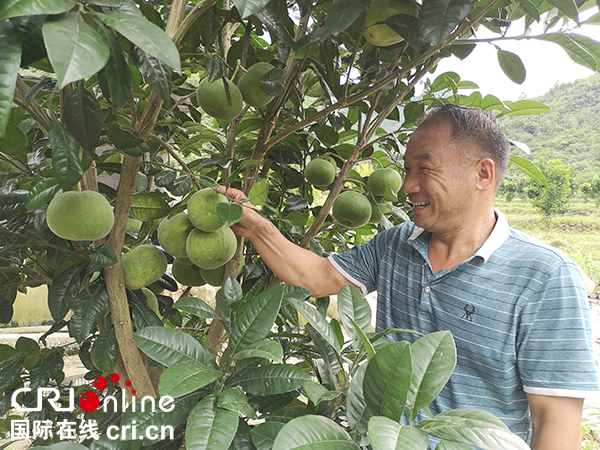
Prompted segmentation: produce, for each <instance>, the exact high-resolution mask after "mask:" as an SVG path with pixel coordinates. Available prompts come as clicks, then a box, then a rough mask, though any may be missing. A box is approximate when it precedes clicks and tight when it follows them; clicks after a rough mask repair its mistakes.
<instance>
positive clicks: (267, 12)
mask: <svg viewBox="0 0 600 450" xmlns="http://www.w3.org/2000/svg"><path fill="white" fill-rule="evenodd" d="M254 16H255V17H256V18H257V19H258V20H260V21H261V22H262V23H263V24H264V25H265V26H266V27H267V29H268V30H269V33H270V34H271V38H272V40H273V41H276V40H280V41H281V42H284V43H285V44H287V45H288V46H289V47H290V48H291V49H295V48H296V42H295V41H294V39H293V38H292V36H291V35H290V32H289V31H288V29H287V28H286V26H285V24H284V23H283V21H282V20H281V18H279V16H277V14H275V13H274V12H273V11H272V10H271V9H270V8H269V7H264V8H263V9H261V10H260V11H257V12H255V13H254Z"/></svg>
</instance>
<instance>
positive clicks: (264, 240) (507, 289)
mask: <svg viewBox="0 0 600 450" xmlns="http://www.w3.org/2000/svg"><path fill="white" fill-rule="evenodd" d="M509 153H510V145H509V142H508V139H507V137H506V135H505V133H504V131H503V130H502V128H501V126H500V124H499V123H498V121H497V120H496V119H495V118H494V117H493V116H492V115H490V114H488V113H485V112H483V111H481V110H479V109H475V108H463V107H457V106H453V105H446V106H444V107H441V108H439V109H437V110H435V111H434V112H433V113H432V114H430V115H429V116H428V117H427V118H426V119H425V120H424V121H423V122H422V123H421V125H419V127H418V128H417V130H416V131H415V132H414V133H413V135H412V136H411V138H410V141H409V143H408V145H407V148H406V153H405V157H404V168H405V171H406V176H405V179H404V185H403V187H402V189H403V190H404V192H405V193H406V194H407V195H408V198H409V199H410V201H411V202H412V204H413V215H414V222H408V223H403V224H401V225H399V226H397V227H394V228H392V229H389V230H386V231H383V232H381V233H378V234H377V235H376V236H375V237H374V238H373V239H372V240H371V241H370V242H369V243H368V244H365V245H360V246H356V247H354V248H353V249H352V250H350V251H348V252H345V253H341V254H337V255H332V256H330V257H329V258H321V257H319V256H317V255H316V254H314V253H312V252H309V251H307V250H304V249H302V248H300V247H297V246H296V245H295V244H293V243H291V242H289V241H288V240H287V239H285V237H284V236H283V235H281V233H279V231H278V230H277V229H276V228H275V226H274V225H273V224H271V223H270V222H269V221H267V220H266V219H264V218H263V217H261V216H260V215H259V214H258V213H257V212H256V211H254V210H252V209H251V208H244V214H243V217H242V220H241V221H240V222H239V223H238V224H236V225H234V226H233V227H232V229H233V230H234V231H235V232H236V233H237V234H239V235H240V236H244V237H247V238H249V239H250V241H251V242H252V243H253V245H254V247H255V248H256V250H257V251H258V252H259V254H260V255H261V257H262V258H263V260H264V261H265V263H266V264H267V265H268V266H269V267H270V268H271V269H272V270H273V271H274V272H275V274H276V275H277V276H279V277H280V278H281V279H282V280H284V281H285V282H287V283H292V284H297V285H300V286H305V287H307V288H309V289H312V290H313V292H314V295H315V296H317V297H320V296H325V295H331V294H336V293H337V292H338V290H339V289H340V288H341V287H342V286H343V285H345V284H349V283H350V284H353V285H354V286H356V287H358V288H360V289H361V290H362V291H363V293H365V294H367V293H369V292H372V291H377V294H378V297H377V298H378V300H377V329H378V330H382V329H387V328H408V329H413V330H416V331H419V332H421V333H424V334H426V333H431V332H435V331H439V330H450V331H451V332H452V334H453V336H454V339H455V342H456V347H457V365H456V369H455V371H454V373H453V374H452V377H451V378H450V381H449V382H448V384H447V385H446V387H445V388H444V390H443V391H442V392H441V393H440V395H439V396H438V398H437V399H436V400H435V401H434V402H433V403H432V404H431V406H430V409H431V411H432V412H433V414H438V413H440V412H444V411H447V410H449V409H454V408H480V409H484V410H487V411H489V412H491V413H493V414H495V415H496V416H497V417H499V418H500V419H502V420H503V421H504V423H505V424H506V425H507V426H509V427H510V428H511V430H512V431H513V432H514V433H516V434H518V435H519V436H520V437H522V438H523V439H525V440H526V441H527V442H529V443H530V446H531V448H532V449H533V450H558V449H561V450H579V449H580V441H581V431H580V430H581V415H582V408H583V399H584V398H585V396H586V395H587V394H589V392H590V391H596V390H598V380H597V375H596V370H595V366H594V362H593V351H592V337H591V336H592V333H591V325H590V319H589V309H588V305H587V296H586V293H585V289H584V287H583V282H582V280H581V277H580V275H579V271H578V269H577V267H576V265H575V264H574V263H573V262H572V261H571V260H570V259H569V258H568V257H567V256H566V255H564V254H563V253H562V252H560V251H559V250H557V249H555V248H552V247H550V246H547V245H545V244H543V243H541V242H539V241H537V240H535V239H533V238H531V237H529V236H527V235H525V234H523V233H520V232H518V231H515V230H513V229H511V228H510V227H509V225H508V223H507V221H506V219H505V217H504V215H503V214H502V213H501V212H500V211H498V210H496V209H495V208H494V194H495V191H496V189H497V187H498V185H499V184H500V182H501V180H502V178H503V177H504V174H505V173H506V169H507V167H508V162H509ZM227 195H229V196H230V197H231V198H233V199H237V200H239V199H242V198H243V194H242V193H241V192H239V191H236V190H231V189H230V190H229V191H228V192H227ZM394 336H395V338H396V339H406V340H409V341H412V340H414V339H415V338H414V337H413V336H412V335H403V336H401V337H400V336H398V335H394ZM426 418H427V417H426V416H425V415H423V414H422V415H420V416H419V417H418V418H417V420H418V421H420V420H424V419H426ZM431 448H432V449H433V448H435V443H434V442H432V443H431Z"/></svg>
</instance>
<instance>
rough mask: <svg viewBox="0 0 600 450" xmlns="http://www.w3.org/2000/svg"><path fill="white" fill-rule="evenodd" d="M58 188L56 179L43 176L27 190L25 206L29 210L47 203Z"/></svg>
mask: <svg viewBox="0 0 600 450" xmlns="http://www.w3.org/2000/svg"><path fill="white" fill-rule="evenodd" d="M59 190H60V186H59V185H58V181H57V180H56V179H54V178H44V179H43V180H41V181H38V182H37V183H36V184H35V186H33V188H32V189H31V191H29V195H28V196H27V200H25V208H27V209H28V210H30V211H34V210H36V209H38V208H41V207H42V206H44V205H46V204H48V203H49V202H50V200H52V198H53V197H54V195H55V194H56V193H57V192H58V191H59Z"/></svg>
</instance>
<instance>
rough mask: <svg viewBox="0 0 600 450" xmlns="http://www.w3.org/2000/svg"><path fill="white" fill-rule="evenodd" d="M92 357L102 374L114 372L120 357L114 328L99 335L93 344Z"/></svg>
mask: <svg viewBox="0 0 600 450" xmlns="http://www.w3.org/2000/svg"><path fill="white" fill-rule="evenodd" d="M90 355H91V357H92V362H93V363H94V366H96V367H97V368H98V369H100V370H101V371H102V372H110V371H112V370H113V368H114V367H115V364H116V363H117V359H118V357H119V343H118V342H117V335H116V334H115V328H114V327H110V328H109V329H107V330H104V331H103V332H102V333H100V334H99V335H98V337H97V338H96V340H95V341H94V343H93V344H92V349H91V350H90Z"/></svg>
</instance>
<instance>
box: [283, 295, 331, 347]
mask: <svg viewBox="0 0 600 450" xmlns="http://www.w3.org/2000/svg"><path fill="white" fill-rule="evenodd" d="M287 301H288V302H289V303H290V304H291V305H292V306H293V307H294V308H296V310H297V311H298V312H299V313H300V314H302V315H303V316H304V318H305V319H306V321H307V322H308V323H310V324H311V325H312V327H313V328H314V329H315V330H316V331H317V333H319V334H320V335H321V336H322V337H323V338H324V339H325V341H326V342H327V343H328V344H329V345H330V346H331V347H332V348H333V349H334V350H335V351H336V353H337V354H338V355H339V353H340V343H339V341H338V339H337V336H336V335H335V331H333V328H331V325H329V322H327V319H326V318H325V316H324V315H323V314H321V313H320V312H319V311H317V310H316V309H315V308H313V307H312V306H311V305H310V304H309V303H307V302H305V301H304V300H296V299H287Z"/></svg>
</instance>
